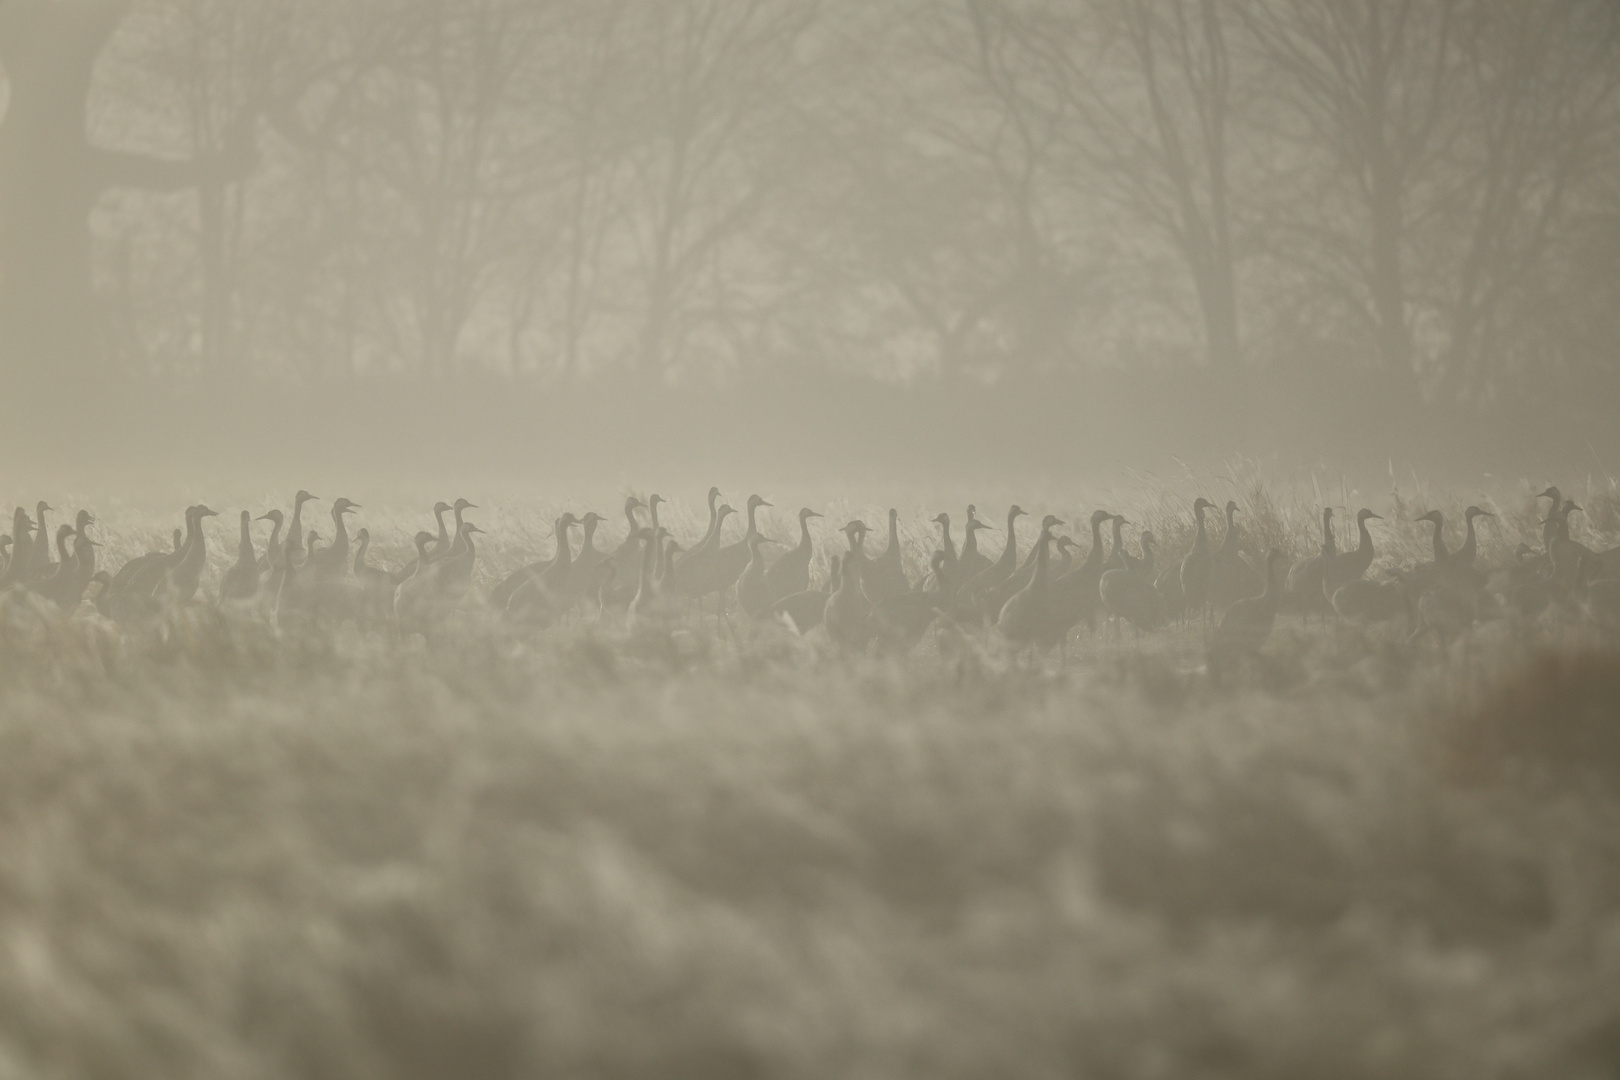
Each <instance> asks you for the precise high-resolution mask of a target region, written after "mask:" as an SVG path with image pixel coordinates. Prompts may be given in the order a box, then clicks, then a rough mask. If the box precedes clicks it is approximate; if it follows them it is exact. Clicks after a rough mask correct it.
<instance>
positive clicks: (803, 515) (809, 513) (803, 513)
mask: <svg viewBox="0 0 1620 1080" xmlns="http://www.w3.org/2000/svg"><path fill="white" fill-rule="evenodd" d="M820 516H821V515H820V514H818V513H816V512H815V511H814V510H812V509H810V508H809V507H808V506H807V507H805V508H804V509H803V510H800V511H799V520H800V521H806V520H808V519H810V518H813V517H820Z"/></svg>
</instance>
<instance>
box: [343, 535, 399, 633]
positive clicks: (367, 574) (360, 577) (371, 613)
mask: <svg viewBox="0 0 1620 1080" xmlns="http://www.w3.org/2000/svg"><path fill="white" fill-rule="evenodd" d="M354 540H355V551H354V567H353V570H354V580H355V581H356V583H358V585H359V587H360V605H361V606H360V612H361V625H363V626H384V625H387V623H388V620H389V618H390V617H391V616H392V615H393V611H394V587H395V585H396V584H398V583H397V582H396V581H394V577H393V575H392V574H390V573H389V572H388V571H386V570H384V569H382V568H381V567H376V566H372V565H371V563H370V562H369V561H368V559H367V555H368V553H369V552H370V551H371V530H370V529H361V530H360V531H359V532H357V533H355V534H354Z"/></svg>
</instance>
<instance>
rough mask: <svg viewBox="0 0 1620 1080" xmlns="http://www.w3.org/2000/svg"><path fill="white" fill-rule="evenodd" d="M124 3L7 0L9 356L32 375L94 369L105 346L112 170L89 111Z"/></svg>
mask: <svg viewBox="0 0 1620 1080" xmlns="http://www.w3.org/2000/svg"><path fill="white" fill-rule="evenodd" d="M123 14H124V5H123V4H121V3H106V2H102V3H81V2H73V0H10V2H9V3H6V4H3V5H0V65H3V66H4V68H5V73H6V77H7V79H8V81H9V83H10V87H11V99H10V103H9V106H8V108H7V111H6V114H5V117H4V119H3V120H0V356H3V357H4V358H5V360H6V361H7V363H8V366H9V369H10V371H11V373H12V377H13V378H18V377H20V378H23V379H24V380H25V381H27V382H30V383H42V382H43V381H44V380H45V379H46V378H47V377H49V376H50V375H51V374H52V373H62V372H64V371H80V372H82V371H89V370H93V369H94V368H95V366H96V361H97V359H98V358H99V356H100V355H101V354H102V352H103V344H104V342H103V335H102V333H101V327H102V325H103V319H102V318H101V317H100V315H99V313H98V311H97V308H96V305H95V303H94V299H93V297H92V294H91V285H90V211H91V210H92V208H93V207H94V206H95V203H96V200H97V199H98V198H99V197H100V195H101V193H102V192H103V191H104V190H105V189H106V187H107V178H106V176H105V174H104V170H103V169H102V167H101V161H100V159H99V155H98V154H97V153H96V151H95V150H94V149H93V148H92V147H91V146H90V143H89V141H88V139H87V137H86V131H85V126H86V120H85V118H86V105H87V103H88V100H89V96H90V82H91V74H92V72H93V70H94V67H95V61H96V57H97V56H98V55H99V54H100V52H101V49H102V46H103V45H104V44H105V43H106V41H107V39H108V37H110V36H111V34H112V32H113V30H114V29H115V28H116V27H117V25H118V23H119V21H120V20H121V19H122V18H123ZM55 385H63V384H62V383H60V382H59V381H58V382H56V383H55Z"/></svg>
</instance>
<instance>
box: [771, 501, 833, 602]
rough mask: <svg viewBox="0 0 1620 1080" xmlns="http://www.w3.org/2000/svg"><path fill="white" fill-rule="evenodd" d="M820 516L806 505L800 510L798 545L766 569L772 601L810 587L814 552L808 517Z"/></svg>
mask: <svg viewBox="0 0 1620 1080" xmlns="http://www.w3.org/2000/svg"><path fill="white" fill-rule="evenodd" d="M820 516H821V515H820V514H818V513H816V512H815V511H814V510H812V509H810V508H809V507H808V506H807V507H805V508H804V509H802V510H800V511H799V543H798V545H797V546H795V547H794V548H793V549H792V550H791V551H788V552H785V553H784V554H783V555H782V556H781V557H780V558H778V559H777V560H776V561H775V562H773V563H771V565H770V566H769V567H768V568H767V569H766V571H765V585H766V587H767V588H768V589H769V590H770V594H771V602H772V603H775V602H776V601H777V600H780V599H782V597H784V596H792V595H793V594H794V593H800V592H805V591H806V590H808V589H809V588H810V559H811V556H813V555H814V554H815V546H814V545H813V544H812V542H811V540H810V519H811V518H818V517H820Z"/></svg>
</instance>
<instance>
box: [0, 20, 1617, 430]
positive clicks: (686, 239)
mask: <svg viewBox="0 0 1620 1080" xmlns="http://www.w3.org/2000/svg"><path fill="white" fill-rule="evenodd" d="M0 71H3V74H4V89H3V91H0V94H3V98H0V101H3V106H0V107H3V108H4V113H3V114H0V350H4V352H5V354H6V357H7V359H8V361H10V362H11V363H12V366H13V367H14V368H15V369H17V370H19V371H22V372H25V373H26V372H28V371H34V372H35V373H40V374H45V373H48V372H51V371H58V370H61V369H63V368H69V369H83V370H84V371H87V372H98V371H105V370H112V369H117V370H125V371H129V370H134V371H142V372H158V373H182V374H184V373H203V374H207V375H212V376H219V377H225V378H249V377H251V378H269V379H277V380H288V379H293V380H311V381H313V380H324V379H331V378H334V377H345V378H347V377H352V376H356V375H366V374H368V373H370V374H380V373H394V374H400V375H406V376H410V377H413V378H414V377H421V378H435V379H437V378H452V377H457V376H462V375H467V374H469V373H479V374H489V375H493V376H496V377H516V378H536V379H546V380H569V379H577V378H585V377H590V376H594V375H601V374H615V375H629V376H633V377H635V378H638V379H642V380H646V381H648V382H652V383H662V382H667V381H669V380H679V379H685V378H706V379H709V378H712V379H725V378H727V377H729V376H732V375H735V374H737V373H745V372H746V373H754V372H769V371H771V370H777V369H779V368H780V366H781V365H795V366H796V367H797V368H799V369H800V370H803V369H809V368H818V367H820V368H826V369H828V370H836V371H839V372H841V373H847V372H851V371H854V372H861V373H870V374H872V375H875V376H878V377H882V378H889V379H906V378H917V377H942V378H947V379H967V380H972V379H995V378H997V377H1000V376H1003V375H1006V374H1010V373H1028V372H1043V371H1067V372H1072V371H1075V370H1086V369H1095V368H1125V369H1130V368H1133V367H1149V368H1152V369H1154V370H1157V371H1164V370H1176V369H1180V368H1199V369H1208V370H1211V371H1216V372H1219V371H1234V372H1237V371H1245V372H1254V371H1265V370H1268V369H1273V368H1276V367H1278V366H1287V365H1305V366H1310V365H1326V364H1331V365H1335V366H1337V367H1341V368H1347V369H1359V370H1364V371H1366V372H1367V373H1368V374H1369V376H1373V377H1378V378H1383V379H1387V380H1390V381H1391V382H1392V383H1397V384H1406V385H1410V386H1411V387H1412V388H1414V389H1415V390H1419V391H1421V392H1423V393H1425V394H1428V395H1431V396H1436V395H1438V396H1442V397H1447V398H1451V399H1455V400H1475V399H1477V400H1486V399H1490V398H1493V397H1501V396H1503V395H1508V394H1513V393H1518V392H1522V391H1525V390H1527V389H1534V390H1537V391H1549V390H1552V389H1559V390H1562V391H1564V392H1569V391H1574V392H1579V390H1580V389H1581V388H1583V387H1587V386H1590V385H1593V380H1601V379H1603V378H1606V377H1612V375H1613V374H1614V369H1615V367H1616V355H1615V347H1614V342H1615V341H1616V340H1620V8H1617V7H1616V6H1615V5H1613V4H1612V3H1610V2H1608V0H1239V2H1226V0H893V2H889V3H884V4H871V3H867V2H864V0H256V2H255V3H253V4H242V3H238V2H234V0H0Z"/></svg>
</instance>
